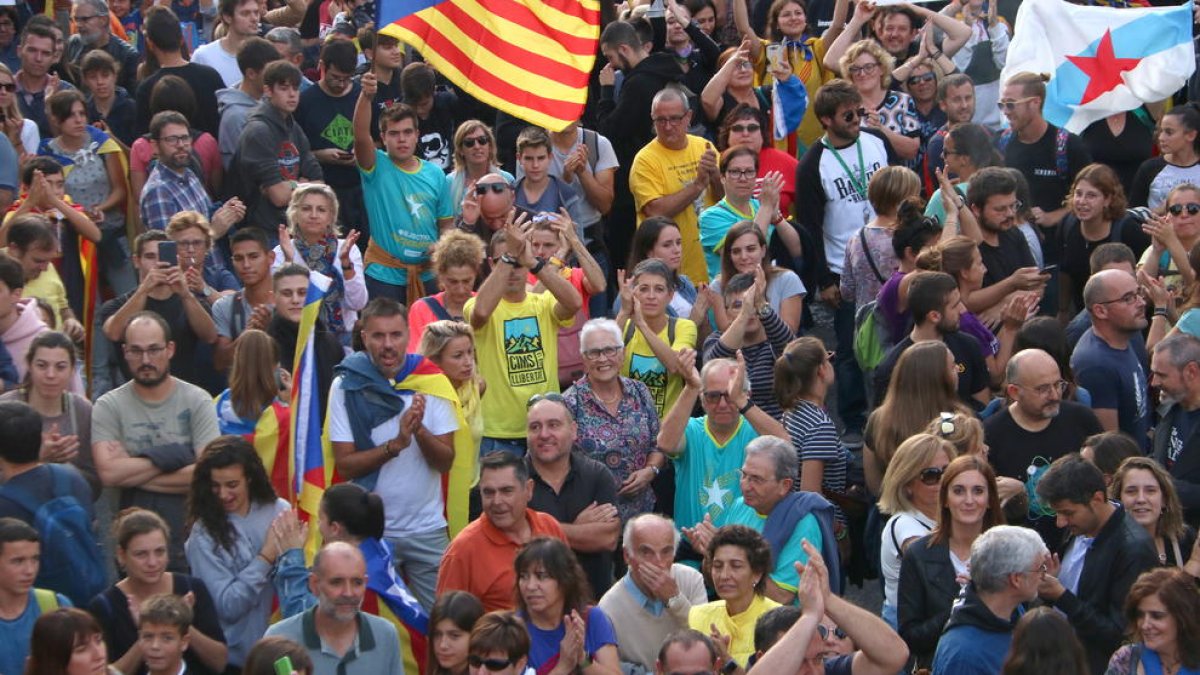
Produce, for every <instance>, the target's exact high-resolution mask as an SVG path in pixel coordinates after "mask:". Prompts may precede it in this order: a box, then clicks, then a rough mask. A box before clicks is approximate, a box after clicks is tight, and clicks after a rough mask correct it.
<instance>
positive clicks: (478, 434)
mask: <svg viewBox="0 0 1200 675" xmlns="http://www.w3.org/2000/svg"><path fill="white" fill-rule="evenodd" d="M468 236H469V235H468ZM416 351H417V352H418V353H420V354H421V355H422V356H424V357H425V358H427V359H429V360H430V361H433V363H434V364H435V365H437V367H438V368H441V369H442V372H443V373H445V374H446V377H447V378H448V379H449V380H450V384H451V385H453V386H454V389H455V391H457V392H458V400H459V402H460V403H462V409H463V417H465V418H466V420H467V424H468V425H469V426H470V427H471V436H472V438H474V440H475V447H479V441H480V440H481V439H482V438H483V410H482V409H481V408H480V407H479V406H480V398H481V397H482V396H483V392H484V391H486V390H487V382H485V381H484V379H483V376H482V375H480V374H479V368H478V367H477V366H476V364H475V334H474V333H473V332H471V327H470V326H469V325H467V324H466V323H463V322H462V321H448V320H441V321H434V322H432V323H430V324H428V325H426V326H425V330H424V331H423V333H422V335H421V342H420V344H419V345H418V347H417V350H416Z"/></svg>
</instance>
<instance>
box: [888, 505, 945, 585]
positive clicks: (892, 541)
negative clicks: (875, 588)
mask: <svg viewBox="0 0 1200 675" xmlns="http://www.w3.org/2000/svg"><path fill="white" fill-rule="evenodd" d="M935 525H937V523H935V522H934V521H932V520H930V519H929V518H926V517H925V514H923V513H921V512H920V511H905V512H903V513H897V514H896V515H894V516H892V517H891V518H889V519H888V521H887V524H886V525H884V526H883V544H882V545H881V546H880V551H879V560H880V564H879V566H880V567H881V568H883V604H884V605H887V606H889V607H895V606H896V586H898V585H899V583H900V551H899V549H897V547H896V545H897V544H899V545H900V546H904V542H905V541H908V540H909V539H912V538H914V537H924V536H925V535H927V534H929V532H930V530H932V529H933V528H934V526H935Z"/></svg>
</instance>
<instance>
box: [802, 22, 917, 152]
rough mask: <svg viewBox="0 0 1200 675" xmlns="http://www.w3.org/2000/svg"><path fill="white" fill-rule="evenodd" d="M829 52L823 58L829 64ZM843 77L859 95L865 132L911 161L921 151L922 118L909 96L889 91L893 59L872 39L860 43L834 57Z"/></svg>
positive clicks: (900, 92) (832, 55) (832, 54)
mask: <svg viewBox="0 0 1200 675" xmlns="http://www.w3.org/2000/svg"><path fill="white" fill-rule="evenodd" d="M834 56H836V55H835V54H834V53H833V50H831V53H829V54H826V55H825V63H826V65H829V64H830V62H831V57H834ZM837 67H838V70H840V71H841V73H842V76H843V77H845V78H846V79H847V80H849V81H850V83H851V84H853V85H854V88H855V89H857V90H858V93H859V94H862V105H863V108H865V109H866V111H867V112H866V114H865V115H864V116H862V118H861V119H860V120H859V121H860V123H861V124H862V126H863V128H864V129H869V130H873V131H876V132H878V133H881V134H883V136H884V137H885V138H887V140H888V142H889V143H891V145H892V148H893V149H894V150H895V151H896V156H897V157H899V158H900V159H902V160H913V159H915V158H916V156H917V152H918V151H919V150H920V149H921V119H920V117H918V116H917V103H916V101H914V100H913V98H912V97H911V96H909V95H908V94H906V93H904V92H902V91H896V90H893V89H889V88H888V87H889V86H890V85H891V82H892V70H894V69H895V67H896V59H895V58H894V57H893V56H892V55H891V54H889V53H887V50H885V49H884V48H883V46H882V45H880V44H879V43H878V42H876V41H874V40H859V41H858V42H855V43H854V44H852V45H850V46H849V47H848V48H847V49H846V53H845V54H842V55H841V56H840V57H837Z"/></svg>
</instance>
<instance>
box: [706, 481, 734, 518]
mask: <svg viewBox="0 0 1200 675" xmlns="http://www.w3.org/2000/svg"><path fill="white" fill-rule="evenodd" d="M737 484H738V475H737V472H736V471H729V472H726V473H723V474H721V475H720V476H715V477H714V476H712V475H711V474H710V475H708V476H706V477H705V479H704V482H703V483H702V484H701V485H700V491H699V493H698V494H697V495H696V496H697V497H699V498H700V507H701V508H702V509H704V511H705V512H706V513H708V514H709V515H711V516H712V517H713V520H716V519H717V516H719V515H721V513H722V512H723V511H724V510H725V509H727V508H729V507H730V506H732V505H733V500H734V497H735V496H736V495H735V494H734V489H733V488H734V487H736V486H737Z"/></svg>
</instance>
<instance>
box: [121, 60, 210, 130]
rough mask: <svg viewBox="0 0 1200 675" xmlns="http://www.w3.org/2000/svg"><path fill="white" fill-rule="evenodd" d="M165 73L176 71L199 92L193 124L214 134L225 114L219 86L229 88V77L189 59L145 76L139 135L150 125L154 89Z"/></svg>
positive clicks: (139, 107) (141, 86)
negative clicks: (221, 111)
mask: <svg viewBox="0 0 1200 675" xmlns="http://www.w3.org/2000/svg"><path fill="white" fill-rule="evenodd" d="M164 75H175V76H178V77H181V78H183V81H184V82H187V83H188V86H190V87H191V88H192V91H193V92H194V93H195V94H196V116H195V117H193V118H192V119H191V122H192V127H193V128H196V129H199V130H200V131H207V132H208V133H210V134H212V135H213V137H214V138H216V136H217V128H218V127H219V126H220V124H221V116H220V115H219V114H218V113H217V90H218V89H224V88H225V80H223V79H221V74H220V73H218V72H217V71H216V70H215V69H213V68H210V67H209V66H206V65H204V64H201V63H185V64H184V65H182V66H179V67H177V68H159V69H158V71H156V72H155V73H154V74H153V75H151V76H150V77H148V78H146V79H144V80H142V82H141V84H139V85H138V88H137V95H136V96H135V97H134V99H135V100H136V101H137V113H138V114H137V127H136V131H137V135H139V136H141V135H143V134H145V133H146V132H147V130H148V129H149V128H150V92H151V91H153V90H154V85H155V84H157V83H158V81H159V80H160V79H162V77H163V76H164Z"/></svg>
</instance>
